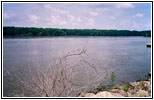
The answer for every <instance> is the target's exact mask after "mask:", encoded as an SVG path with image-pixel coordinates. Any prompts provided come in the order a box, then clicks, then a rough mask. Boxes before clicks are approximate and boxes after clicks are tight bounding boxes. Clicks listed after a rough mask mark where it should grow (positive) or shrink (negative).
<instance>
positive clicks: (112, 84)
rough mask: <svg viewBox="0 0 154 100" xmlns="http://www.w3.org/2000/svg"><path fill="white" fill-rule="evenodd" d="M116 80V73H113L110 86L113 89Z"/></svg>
mask: <svg viewBox="0 0 154 100" xmlns="http://www.w3.org/2000/svg"><path fill="white" fill-rule="evenodd" d="M115 78H116V76H115V74H114V72H112V73H111V75H110V84H111V86H112V87H113V86H114V82H115Z"/></svg>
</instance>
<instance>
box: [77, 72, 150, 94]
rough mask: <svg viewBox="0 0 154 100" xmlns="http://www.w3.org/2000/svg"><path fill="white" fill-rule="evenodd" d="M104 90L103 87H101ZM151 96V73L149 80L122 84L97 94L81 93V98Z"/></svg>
mask: <svg viewBox="0 0 154 100" xmlns="http://www.w3.org/2000/svg"><path fill="white" fill-rule="evenodd" d="M100 88H103V87H100ZM150 96H151V72H150V73H149V74H148V77H147V79H144V80H138V81H136V82H128V83H122V84H118V85H116V86H114V87H113V88H112V89H110V90H108V91H101V89H100V91H98V92H97V93H92V92H89V93H81V94H80V95H79V97H150Z"/></svg>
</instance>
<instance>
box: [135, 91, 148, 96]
mask: <svg viewBox="0 0 154 100" xmlns="http://www.w3.org/2000/svg"><path fill="white" fill-rule="evenodd" d="M134 96H135V97H149V94H148V92H147V91H144V90H139V91H137V92H136V94H135V95H134Z"/></svg>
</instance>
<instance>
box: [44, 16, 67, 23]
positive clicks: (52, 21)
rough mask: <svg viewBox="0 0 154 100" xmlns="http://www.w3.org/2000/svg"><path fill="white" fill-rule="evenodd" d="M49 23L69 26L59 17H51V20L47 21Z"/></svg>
mask: <svg viewBox="0 0 154 100" xmlns="http://www.w3.org/2000/svg"><path fill="white" fill-rule="evenodd" d="M47 21H49V23H52V24H55V25H66V24H67V21H66V20H64V19H63V18H62V17H61V16H58V15H55V16H51V17H50V18H49V19H47Z"/></svg>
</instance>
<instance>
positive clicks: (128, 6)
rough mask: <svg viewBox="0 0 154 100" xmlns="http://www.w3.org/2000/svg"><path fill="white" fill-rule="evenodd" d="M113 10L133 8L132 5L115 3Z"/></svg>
mask: <svg viewBox="0 0 154 100" xmlns="http://www.w3.org/2000/svg"><path fill="white" fill-rule="evenodd" d="M115 8H134V5H133V4H132V3H117V4H115Z"/></svg>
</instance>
